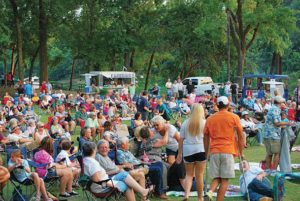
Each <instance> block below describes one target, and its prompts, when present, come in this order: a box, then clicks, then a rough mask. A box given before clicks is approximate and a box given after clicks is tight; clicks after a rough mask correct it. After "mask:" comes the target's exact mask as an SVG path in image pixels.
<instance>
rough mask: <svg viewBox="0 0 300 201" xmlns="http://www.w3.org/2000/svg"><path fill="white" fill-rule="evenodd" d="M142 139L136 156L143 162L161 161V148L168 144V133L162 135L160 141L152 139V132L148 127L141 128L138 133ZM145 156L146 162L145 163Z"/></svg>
mask: <svg viewBox="0 0 300 201" xmlns="http://www.w3.org/2000/svg"><path fill="white" fill-rule="evenodd" d="M139 136H140V138H141V139H142V141H141V145H140V149H139V153H138V156H139V157H140V159H141V160H142V161H143V162H156V161H162V159H161V148H162V147H163V146H166V145H167V143H168V136H169V134H168V132H166V133H165V135H163V137H162V139H158V138H155V137H154V132H153V131H152V130H150V128H149V127H148V126H143V127H142V128H141V129H140V133H139ZM145 156H147V161H145Z"/></svg>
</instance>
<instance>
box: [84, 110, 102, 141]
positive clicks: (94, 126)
mask: <svg viewBox="0 0 300 201" xmlns="http://www.w3.org/2000/svg"><path fill="white" fill-rule="evenodd" d="M84 127H85V128H90V129H91V131H92V137H93V138H94V139H95V138H96V134H97V130H98V133H99V124H98V120H97V115H96V113H95V112H90V117H89V118H87V120H86V122H85V125H84Z"/></svg>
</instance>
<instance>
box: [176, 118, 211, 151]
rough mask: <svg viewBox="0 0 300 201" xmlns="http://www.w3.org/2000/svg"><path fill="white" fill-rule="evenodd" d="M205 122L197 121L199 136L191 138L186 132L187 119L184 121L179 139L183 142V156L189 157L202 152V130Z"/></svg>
mask: <svg viewBox="0 0 300 201" xmlns="http://www.w3.org/2000/svg"><path fill="white" fill-rule="evenodd" d="M205 122H206V121H205V120H204V119H203V120H202V121H201V120H199V124H200V125H201V127H200V133H199V135H196V136H192V135H191V134H190V133H189V132H188V125H189V119H187V120H185V121H184V122H183V124H182V126H181V129H180V138H181V139H184V140H183V156H190V155H193V154H195V153H199V152H204V151H205V150H204V143H203V136H204V135H203V130H204V126H205Z"/></svg>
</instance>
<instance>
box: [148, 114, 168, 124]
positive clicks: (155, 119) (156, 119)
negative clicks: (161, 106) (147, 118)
mask: <svg viewBox="0 0 300 201" xmlns="http://www.w3.org/2000/svg"><path fill="white" fill-rule="evenodd" d="M165 122H166V120H165V119H164V118H163V117H162V116H160V115H156V116H155V117H153V118H152V119H151V123H152V124H156V123H165Z"/></svg>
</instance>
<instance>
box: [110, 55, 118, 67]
mask: <svg viewBox="0 0 300 201" xmlns="http://www.w3.org/2000/svg"><path fill="white" fill-rule="evenodd" d="M116 60H117V59H116V53H115V52H113V53H112V59H111V67H110V69H111V70H112V71H115V70H116Z"/></svg>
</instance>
